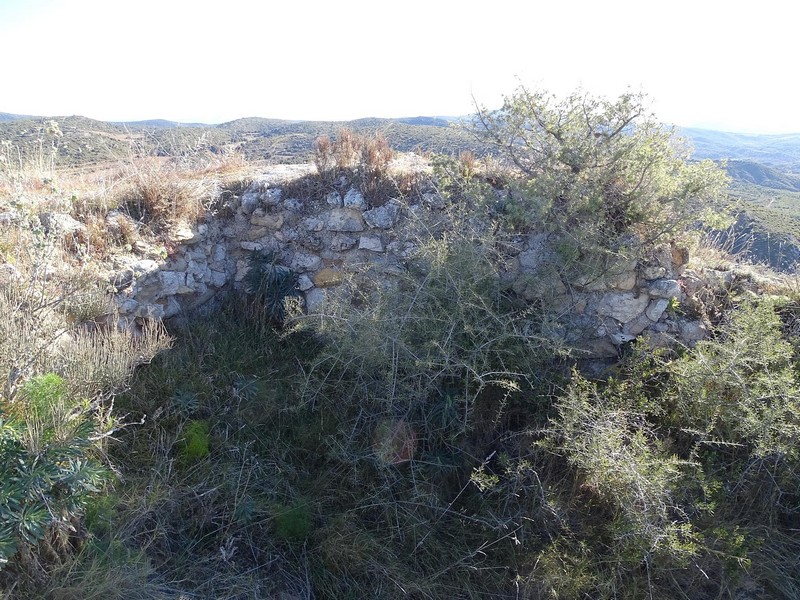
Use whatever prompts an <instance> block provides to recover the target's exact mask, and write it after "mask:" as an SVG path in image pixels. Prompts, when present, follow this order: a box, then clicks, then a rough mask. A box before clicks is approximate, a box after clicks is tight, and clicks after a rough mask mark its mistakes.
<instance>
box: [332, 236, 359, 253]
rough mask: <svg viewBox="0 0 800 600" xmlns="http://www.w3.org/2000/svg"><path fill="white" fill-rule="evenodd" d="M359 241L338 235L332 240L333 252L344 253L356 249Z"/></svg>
mask: <svg viewBox="0 0 800 600" xmlns="http://www.w3.org/2000/svg"><path fill="white" fill-rule="evenodd" d="M356 244H358V240H356V239H354V238H351V237H350V236H349V235H342V234H340V233H337V234H336V235H334V236H333V237H332V238H331V246H330V247H331V250H333V251H334V252H344V251H345V250H350V249H352V248H355V247H356Z"/></svg>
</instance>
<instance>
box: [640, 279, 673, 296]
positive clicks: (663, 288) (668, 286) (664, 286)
mask: <svg viewBox="0 0 800 600" xmlns="http://www.w3.org/2000/svg"><path fill="white" fill-rule="evenodd" d="M647 293H648V294H650V295H651V296H653V297H654V298H680V297H681V286H680V284H679V283H678V282H677V281H676V280H674V279H657V280H656V281H652V282H650V285H649V286H648V288H647Z"/></svg>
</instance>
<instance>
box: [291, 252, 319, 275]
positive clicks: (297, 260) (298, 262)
mask: <svg viewBox="0 0 800 600" xmlns="http://www.w3.org/2000/svg"><path fill="white" fill-rule="evenodd" d="M321 266H322V259H321V258H320V257H319V256H316V255H314V254H306V253H304V252H295V253H294V255H293V256H292V259H291V260H290V261H289V268H291V269H292V270H294V271H300V272H303V271H316V270H317V269H319V268H320V267H321Z"/></svg>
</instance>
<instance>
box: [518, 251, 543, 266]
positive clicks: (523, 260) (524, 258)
mask: <svg viewBox="0 0 800 600" xmlns="http://www.w3.org/2000/svg"><path fill="white" fill-rule="evenodd" d="M543 258H544V254H543V253H542V252H541V250H538V249H537V250H527V251H526V252H520V253H519V255H518V256H517V260H518V261H519V267H520V269H521V270H522V271H528V272H531V271H535V270H536V269H538V268H539V265H541V264H542V259H543Z"/></svg>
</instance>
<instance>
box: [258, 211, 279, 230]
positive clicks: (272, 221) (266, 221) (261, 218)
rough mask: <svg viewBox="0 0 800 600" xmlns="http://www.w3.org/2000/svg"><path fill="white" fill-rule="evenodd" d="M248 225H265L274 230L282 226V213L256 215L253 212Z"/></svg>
mask: <svg viewBox="0 0 800 600" xmlns="http://www.w3.org/2000/svg"><path fill="white" fill-rule="evenodd" d="M250 225H253V226H255V227H265V228H266V229H272V230H273V231H274V230H276V229H280V228H281V227H283V215H281V214H269V215H266V214H264V215H258V214H255V213H254V214H253V216H251V217H250Z"/></svg>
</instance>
